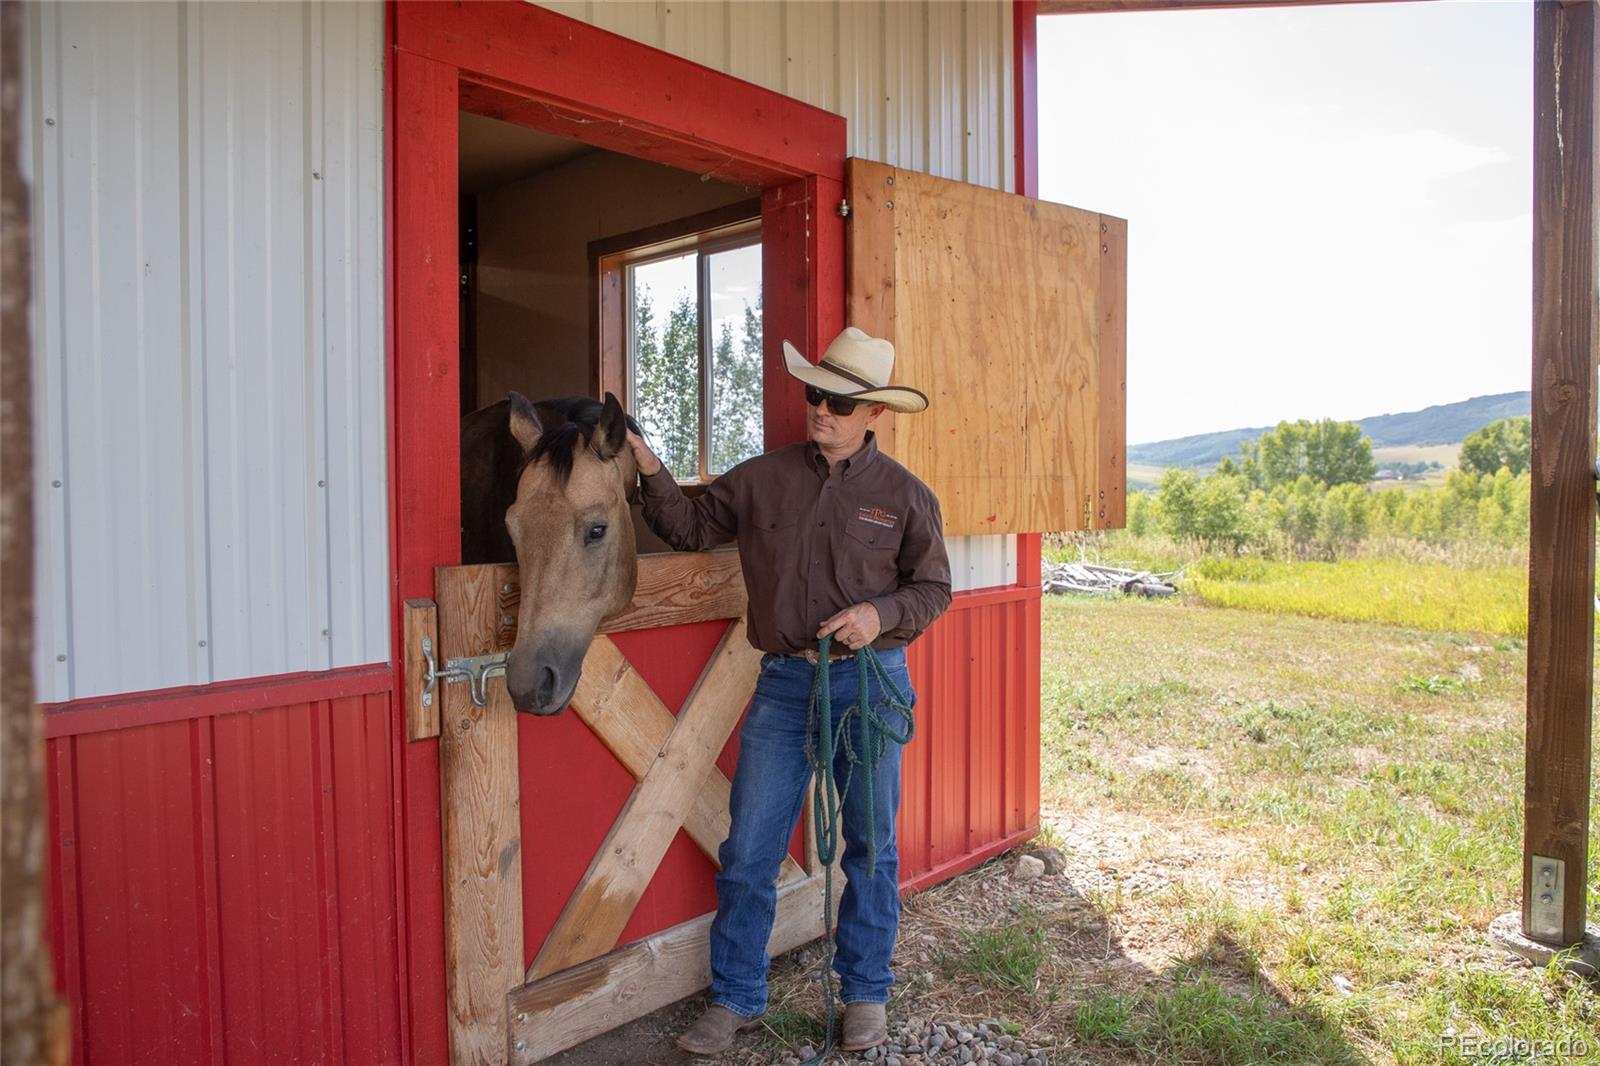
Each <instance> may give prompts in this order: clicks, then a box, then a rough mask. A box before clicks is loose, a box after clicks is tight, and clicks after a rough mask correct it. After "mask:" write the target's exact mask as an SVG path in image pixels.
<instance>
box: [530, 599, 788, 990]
mask: <svg viewBox="0 0 1600 1066" xmlns="http://www.w3.org/2000/svg"><path fill="white" fill-rule="evenodd" d="M760 659H761V653H760V652H759V651H757V650H756V649H755V648H752V647H751V646H750V642H749V640H748V639H746V636H745V623H744V621H743V619H741V620H740V621H738V622H736V623H734V624H733V625H732V626H729V627H728V631H727V633H725V634H724V635H723V637H722V641H721V643H720V644H718V645H717V650H716V651H715V652H714V653H713V654H712V656H711V661H710V662H709V663H708V664H707V666H706V669H705V672H704V673H702V674H701V675H700V679H699V681H697V682H695V687H694V691H693V692H691V693H690V694H689V699H688V700H687V702H686V703H685V704H684V708H683V711H682V712H681V713H680V714H679V715H678V717H677V720H676V722H675V724H674V726H673V728H672V731H671V733H670V735H669V736H668V737H667V740H666V743H665V744H663V745H662V746H661V748H660V749H659V751H658V752H657V754H656V758H655V764H654V765H653V766H651V767H650V769H649V771H648V772H647V773H646V774H645V775H644V778H643V779H642V780H641V781H640V782H639V784H638V786H637V787H635V788H634V790H633V794H632V795H631V796H629V797H628V802H627V803H626V804H624V806H623V808H622V813H620V814H619V815H618V816H617V820H616V822H615V823H614V824H613V825H612V827H611V831H610V832H609V833H608V834H606V839H605V842H604V843H603V844H602V845H601V846H600V849H599V850H598V851H597V852H596V853H595V856H594V860H593V861H592V862H591V863H590V864H589V869H588V870H587V872H585V873H584V875H583V879H582V880H581V881H580V882H579V883H578V887H577V888H576V889H574V890H573V893H572V896H571V898H570V899H568V900H567V905H566V906H565V907H564V908H562V911H561V915H560V917H558V918H557V919H556V923H555V927H554V928H553V929H551V931H550V936H549V937H548V938H547V939H546V940H545V943H544V946H543V947H541V948H540V950H539V954H538V955H537V956H535V958H534V960H533V965H532V966H531V967H529V969H528V979H529V980H530V981H531V980H536V979H538V978H540V977H548V976H550V975H551V974H553V973H556V972H558V971H560V970H564V969H566V968H567V967H569V966H576V965H577V964H578V963H580V962H587V961H589V960H590V959H593V958H596V957H598V956H600V955H603V954H605V953H606V952H608V951H610V950H611V949H612V948H614V947H615V946H616V944H617V938H618V937H619V936H621V934H622V930H623V927H624V926H626V925H627V923H628V919H629V918H631V917H632V916H633V910H634V908H635V907H636V906H637V905H638V902H639V897H640V896H642V895H643V894H644V890H645V889H646V888H647V887H648V886H649V884H650V878H651V877H653V876H654V875H655V872H656V867H657V866H659V865H660V864H661V857H662V856H663V855H665V854H666V851H667V847H668V845H670V844H671V843H672V838H673V837H674V836H675V835H676V834H677V832H678V828H679V827H680V826H682V825H683V823H684V820H685V818H686V817H687V816H688V814H689V810H690V807H691V806H692V804H693V801H694V797H695V794H696V793H697V792H698V791H699V790H700V788H701V785H702V784H703V783H704V781H705V779H706V775H707V772H708V771H709V770H710V769H711V767H712V763H713V762H714V761H715V760H716V757H717V754H718V753H719V752H721V751H722V748H723V746H724V745H725V744H727V742H728V737H729V736H730V735H731V734H732V733H733V727H734V725H735V724H736V723H737V722H738V720H739V716H740V715H741V714H743V713H744V708H745V705H746V704H747V703H748V702H749V701H750V696H751V694H752V693H754V692H755V686H756V674H757V673H758V664H759V662H760Z"/></svg>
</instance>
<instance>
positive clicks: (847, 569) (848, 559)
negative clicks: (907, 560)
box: [839, 518, 904, 600]
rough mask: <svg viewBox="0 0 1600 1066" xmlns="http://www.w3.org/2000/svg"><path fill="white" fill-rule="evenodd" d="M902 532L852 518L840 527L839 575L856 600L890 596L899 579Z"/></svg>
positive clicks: (897, 527) (897, 528)
mask: <svg viewBox="0 0 1600 1066" xmlns="http://www.w3.org/2000/svg"><path fill="white" fill-rule="evenodd" d="M903 533H904V531H903V530H902V529H901V528H900V527H899V526H895V527H894V528H893V529H890V528H889V527H887V526H880V525H877V524H876V523H873V522H865V521H862V520H861V519H859V518H852V519H851V520H850V521H848V522H846V523H845V525H844V543H843V545H842V547H843V549H844V550H843V552H842V553H841V556H842V557H841V558H840V560H839V563H840V565H839V571H840V575H841V576H842V577H843V578H844V579H845V581H847V582H848V583H849V585H850V587H848V588H847V589H846V591H847V592H848V593H850V595H851V596H852V597H853V598H855V599H856V600H863V599H866V598H867V597H869V596H881V595H883V594H884V593H886V592H893V591H894V590H895V588H896V586H897V585H898V584H899V579H900V539H901V537H902V535H903Z"/></svg>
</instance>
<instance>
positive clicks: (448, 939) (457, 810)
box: [435, 566, 523, 1066]
mask: <svg viewBox="0 0 1600 1066" xmlns="http://www.w3.org/2000/svg"><path fill="white" fill-rule="evenodd" d="M495 570H496V568H495V567H491V566H457V567H442V568H440V569H439V571H438V573H437V576H436V577H435V589H436V595H437V597H438V604H439V645H440V656H439V657H440V659H441V661H442V660H444V659H446V658H451V657H454V656H465V655H482V654H484V653H485V652H487V651H488V650H490V646H491V645H492V644H493V642H494V638H495V626H496V622H497V621H498V618H499V613H498V611H497V610H496V609H495V603H496V598H497V596H498V594H499V591H500V586H499V585H498V584H497V583H496V581H495ZM469 688H470V686H467V685H441V686H440V687H439V689H438V690H437V694H438V695H440V696H442V699H443V705H442V707H441V709H440V715H439V719H440V721H439V727H440V728H439V779H440V781H439V784H440V803H439V809H440V814H441V822H442V823H443V830H444V903H445V914H444V951H445V992H446V1005H447V1008H448V1017H447V1021H448V1023H449V1027H450V1062H451V1064H452V1066H500V1064H502V1063H504V1062H505V1056H506V1029H505V1025H506V1016H505V995H506V990H507V989H510V988H515V987H516V986H517V985H519V984H521V983H522V973H523V971H522V964H523V955H522V821H521V815H520V813H519V809H518V797H519V796H520V793H521V781H520V779H519V778H518V776H517V711H516V708H514V707H512V706H511V697H510V696H509V695H507V693H506V687H505V686H504V685H490V686H489V701H488V705H487V706H485V707H479V706H477V705H475V704H474V703H473V702H472V695H471V693H470V691H469Z"/></svg>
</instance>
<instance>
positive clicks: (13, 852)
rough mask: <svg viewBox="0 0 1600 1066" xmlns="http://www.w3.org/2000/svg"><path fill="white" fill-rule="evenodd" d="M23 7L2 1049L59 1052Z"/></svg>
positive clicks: (10, 258) (5, 198)
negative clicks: (37, 544) (36, 498)
mask: <svg viewBox="0 0 1600 1066" xmlns="http://www.w3.org/2000/svg"><path fill="white" fill-rule="evenodd" d="M26 11H27V9H26V7H24V5H22V4H14V3H12V4H0V277H4V278H5V284H4V285H3V286H0V586H4V588H5V596H4V597H3V598H0V634H3V635H4V636H3V639H0V672H4V674H5V679H6V683H5V685H4V686H3V687H0V693H3V694H0V736H3V738H4V739H3V740H0V752H4V758H3V759H0V841H3V843H0V901H3V907H0V1060H3V1061H5V1062H39V1063H55V1062H61V1061H64V1060H65V1058H66V1055H67V1053H68V1050H69V1049H68V1047H67V1041H68V1036H67V1027H66V1025H65V1024H64V1022H65V1014H64V1012H63V1011H62V1010H61V1008H60V1005H59V1004H58V1003H57V1001H56V997H55V993H54V992H53V991H52V989H51V980H50V946H49V944H48V943H47V942H46V940H45V924H44V859H45V796H44V720H43V719H42V718H41V717H40V715H39V708H38V707H37V706H35V705H34V701H33V697H34V691H33V405H32V400H33V386H32V383H31V382H32V369H31V365H30V364H31V359H32V356H31V349H32V345H31V344H30V342H29V334H28V301H29V292H30V288H31V285H30V282H31V274H30V268H29V254H30V253H29V227H28V187H27V185H26V184H24V182H23V180H22V168H21V165H20V162H21V161H20V149H21V144H20V136H21V121H20V120H21V117H22V71H23V65H22V47H23V39H24V36H25V31H26V25H27V23H26Z"/></svg>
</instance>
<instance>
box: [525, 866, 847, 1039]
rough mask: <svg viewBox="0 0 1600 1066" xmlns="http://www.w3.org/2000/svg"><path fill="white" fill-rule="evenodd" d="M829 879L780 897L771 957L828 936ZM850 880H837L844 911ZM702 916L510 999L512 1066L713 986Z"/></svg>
mask: <svg viewBox="0 0 1600 1066" xmlns="http://www.w3.org/2000/svg"><path fill="white" fill-rule="evenodd" d="M822 889H823V878H822V877H821V876H820V875H818V876H815V877H808V878H806V879H805V880H803V881H797V882H794V883H792V884H788V885H784V886H781V887H780V888H779V889H778V907H777V913H776V915H775V916H774V919H773V923H772V935H771V937H769V938H768V940H767V954H768V955H781V954H783V953H784V952H785V951H790V950H792V949H794V948H797V947H799V946H800V945H801V944H805V943H809V942H810V941H812V940H815V939H817V938H818V937H820V936H822V934H823V932H824V930H823V927H822ZM843 891H844V878H843V877H835V878H834V879H833V901H834V904H835V906H837V905H838V902H839V896H840V894H841V893H842V892H843ZM712 917H713V915H711V914H703V915H701V916H700V917H698V918H691V919H690V920H689V921H687V922H683V923H681V924H679V925H675V926H673V927H672V928H670V929H666V930H663V931H662V932H659V933H657V934H655V935H654V936H651V937H647V938H646V939H644V940H640V941H637V942H635V943H633V944H629V945H628V946H627V947H623V948H618V949H617V950H616V951H613V952H611V953H610V954H609V955H603V956H601V957H600V958H598V959H592V960H590V961H589V962H585V963H581V964H579V965H577V966H573V967H571V968H570V969H566V970H562V971H561V972H560V973H558V974H555V975H554V976H551V977H546V978H543V979H541V980H538V981H533V982H531V983H529V984H526V985H523V986H522V987H521V988H516V989H513V990H512V991H511V994H510V995H509V996H507V997H506V1014H507V1016H508V1021H507V1024H506V1028H507V1030H508V1031H509V1033H510V1039H511V1048H510V1059H511V1064H512V1066H527V1064H529V1063H534V1062H538V1061H539V1060H540V1059H542V1058H545V1057H547V1056H550V1055H554V1054H555V1053H556V1052H558V1051H564V1050H566V1049H567V1048H569V1047H572V1046H573V1045H575V1044H581V1043H582V1042H583V1041H585V1040H588V1039H590V1038H591V1037H595V1036H599V1035H600V1034H601V1033H604V1032H608V1031H609V1030H611V1029H614V1028H616V1027H617V1026H618V1025H621V1024H623V1023H624V1022H627V1021H631V1020H632V1019H634V1018H638V1017H640V1016H641V1015H645V1014H648V1013H650V1012H651V1011H653V1010H655V1009H657V1008H658V1007H664V1006H666V1005H667V1004H668V1003H676V1002H677V1001H678V1000H680V999H682V998H683V997H684V996H687V995H691V994H693V993H695V992H698V991H699V990H700V989H702V988H704V987H706V985H708V984H709V983H710V982H711V958H710V955H709V953H708V951H707V946H706V944H707V940H708V939H709V937H710V934H711V919H712Z"/></svg>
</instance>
